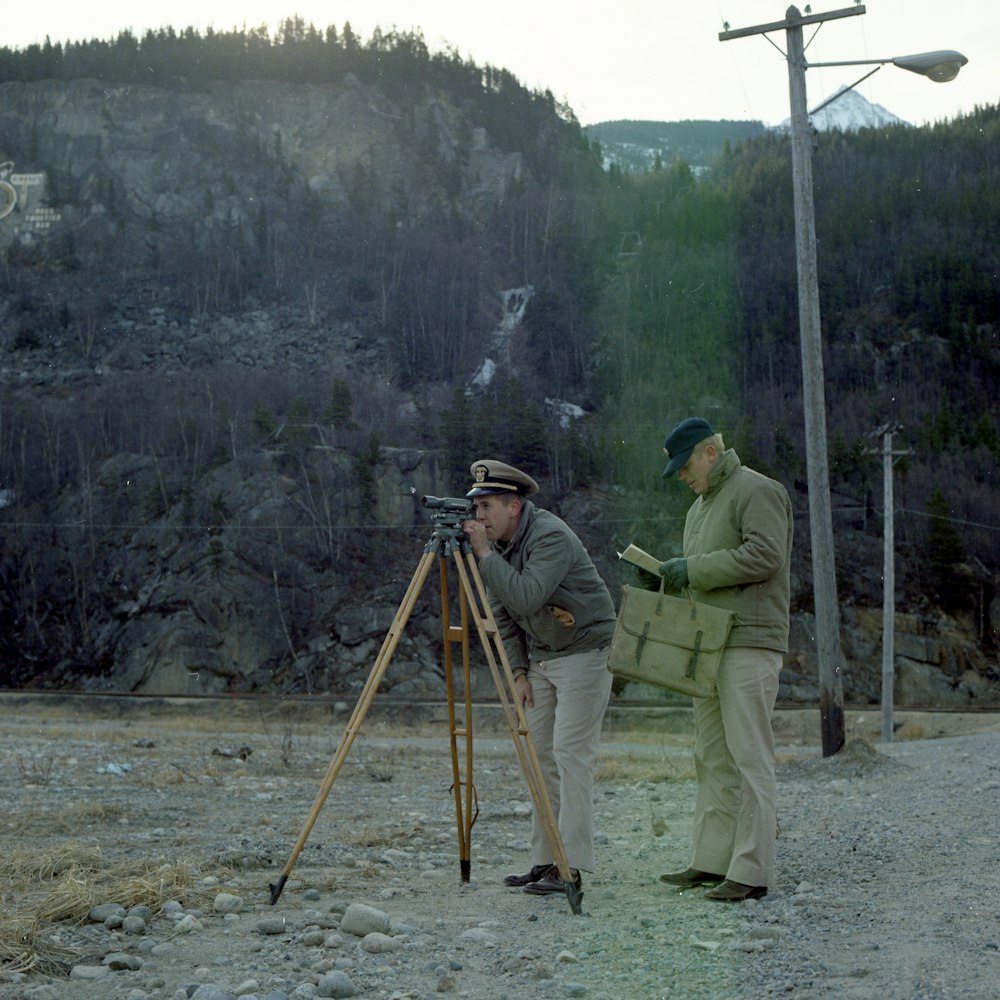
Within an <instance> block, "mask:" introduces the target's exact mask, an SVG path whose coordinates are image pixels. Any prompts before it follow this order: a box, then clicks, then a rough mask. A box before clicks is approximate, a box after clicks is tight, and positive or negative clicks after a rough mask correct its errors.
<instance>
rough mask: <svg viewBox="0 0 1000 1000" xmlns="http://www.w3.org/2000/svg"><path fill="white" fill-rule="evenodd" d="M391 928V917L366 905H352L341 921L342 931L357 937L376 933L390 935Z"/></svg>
mask: <svg viewBox="0 0 1000 1000" xmlns="http://www.w3.org/2000/svg"><path fill="white" fill-rule="evenodd" d="M389 927H390V921H389V915H388V914H387V913H385V912H383V911H382V910H377V909H375V907H374V906H368V905H367V904H365V903H351V905H350V906H349V907H348V908H347V911H346V912H345V913H344V918H343V920H341V921H340V929H341V930H342V931H344V932H346V933H348V934H354V935H355V936H356V937H364V936H365V935H366V934H372V933H375V932H378V933H381V934H388V932H389Z"/></svg>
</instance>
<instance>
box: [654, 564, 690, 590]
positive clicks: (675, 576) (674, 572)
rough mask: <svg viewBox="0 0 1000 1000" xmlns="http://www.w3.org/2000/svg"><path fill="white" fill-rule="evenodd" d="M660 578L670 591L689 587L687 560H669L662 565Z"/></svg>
mask: <svg viewBox="0 0 1000 1000" xmlns="http://www.w3.org/2000/svg"><path fill="white" fill-rule="evenodd" d="M660 576H662V577H663V582H664V583H665V584H666V586H667V587H668V589H670V590H680V589H681V588H682V587H686V586H687V585H688V561H687V559H668V560H667V561H666V562H663V563H660Z"/></svg>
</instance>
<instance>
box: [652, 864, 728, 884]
mask: <svg viewBox="0 0 1000 1000" xmlns="http://www.w3.org/2000/svg"><path fill="white" fill-rule="evenodd" d="M660 881H661V882H669V883H670V884H671V885H679V886H681V888H683V889H693V888H694V887H695V886H698V885H718V884H719V883H720V882H725V881H726V876H725V875H713V874H712V873H711V872H700V871H698V869H697V868H687V869H685V870H684V871H682V872H667V873H666V874H665V875H661V876H660Z"/></svg>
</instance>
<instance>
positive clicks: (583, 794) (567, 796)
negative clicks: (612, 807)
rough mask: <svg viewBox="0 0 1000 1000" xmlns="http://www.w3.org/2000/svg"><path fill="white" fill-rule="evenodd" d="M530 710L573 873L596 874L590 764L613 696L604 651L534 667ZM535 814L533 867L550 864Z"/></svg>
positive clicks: (535, 740)
mask: <svg viewBox="0 0 1000 1000" xmlns="http://www.w3.org/2000/svg"><path fill="white" fill-rule="evenodd" d="M528 680H529V681H530V682H531V693H532V697H533V699H534V702H535V704H534V707H531V708H529V707H527V706H525V718H526V719H527V723H528V729H529V731H530V732H531V738H532V742H533V744H534V747H535V752H536V754H537V756H538V765H539V768H540V769H541V772H542V778H543V780H544V781H545V787H546V789H547V790H548V793H549V799H550V800H551V802H552V811H553V813H554V814H555V816H556V821H557V824H558V827H559V838H560V839H561V840H562V844H563V848H564V849H565V851H566V858H567V860H568V861H569V865H570V867H571V868H577V869H580V870H583V871H593V870H594V867H595V865H594V761H595V759H596V757H597V744H598V740H599V738H600V735H601V722H602V721H603V719H604V712H605V709H607V707H608V700H609V698H610V697H611V680H612V677H611V671H610V670H608V650H607V649H606V648H605V649H596V650H588V651H586V652H584V653H574V654H571V655H570V656H559V657H556V659H554V660H546V661H543V662H540V663H532V664H531V670H530V671H529V672H528ZM553 860H554V858H553V853H552V848H551V847H550V846H549V841H548V838H547V837H546V835H545V828H544V827H543V826H542V824H541V822H540V821H539V818H538V813H537V810H536V811H535V812H534V813H533V815H532V821H531V863H532V865H541V864H546V863H547V862H550V861H553Z"/></svg>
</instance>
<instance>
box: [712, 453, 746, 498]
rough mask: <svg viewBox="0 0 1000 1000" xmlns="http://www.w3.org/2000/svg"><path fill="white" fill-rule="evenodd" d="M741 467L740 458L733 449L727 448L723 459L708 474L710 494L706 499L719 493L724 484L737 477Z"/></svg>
mask: <svg viewBox="0 0 1000 1000" xmlns="http://www.w3.org/2000/svg"><path fill="white" fill-rule="evenodd" d="M740 466H741V462H740V456H739V455H737V454H736V452H735V451H733V449H732V448H727V449H726V450H725V451H724V452H723V453H722V458H720V459H719V461H718V462H716V464H715V468H714V469H712V471H711V472H710V473H709V474H708V493H706V494H705V495H706V497H710V496H712V495H713V494H715V493H718V492H719V490H720V489H721V488H722V486H723V484H724V483H726V482H728V481H729V480H730V479H732V478H733V476H734V475H736V473H737V471H738V470H739V468H740Z"/></svg>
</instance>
